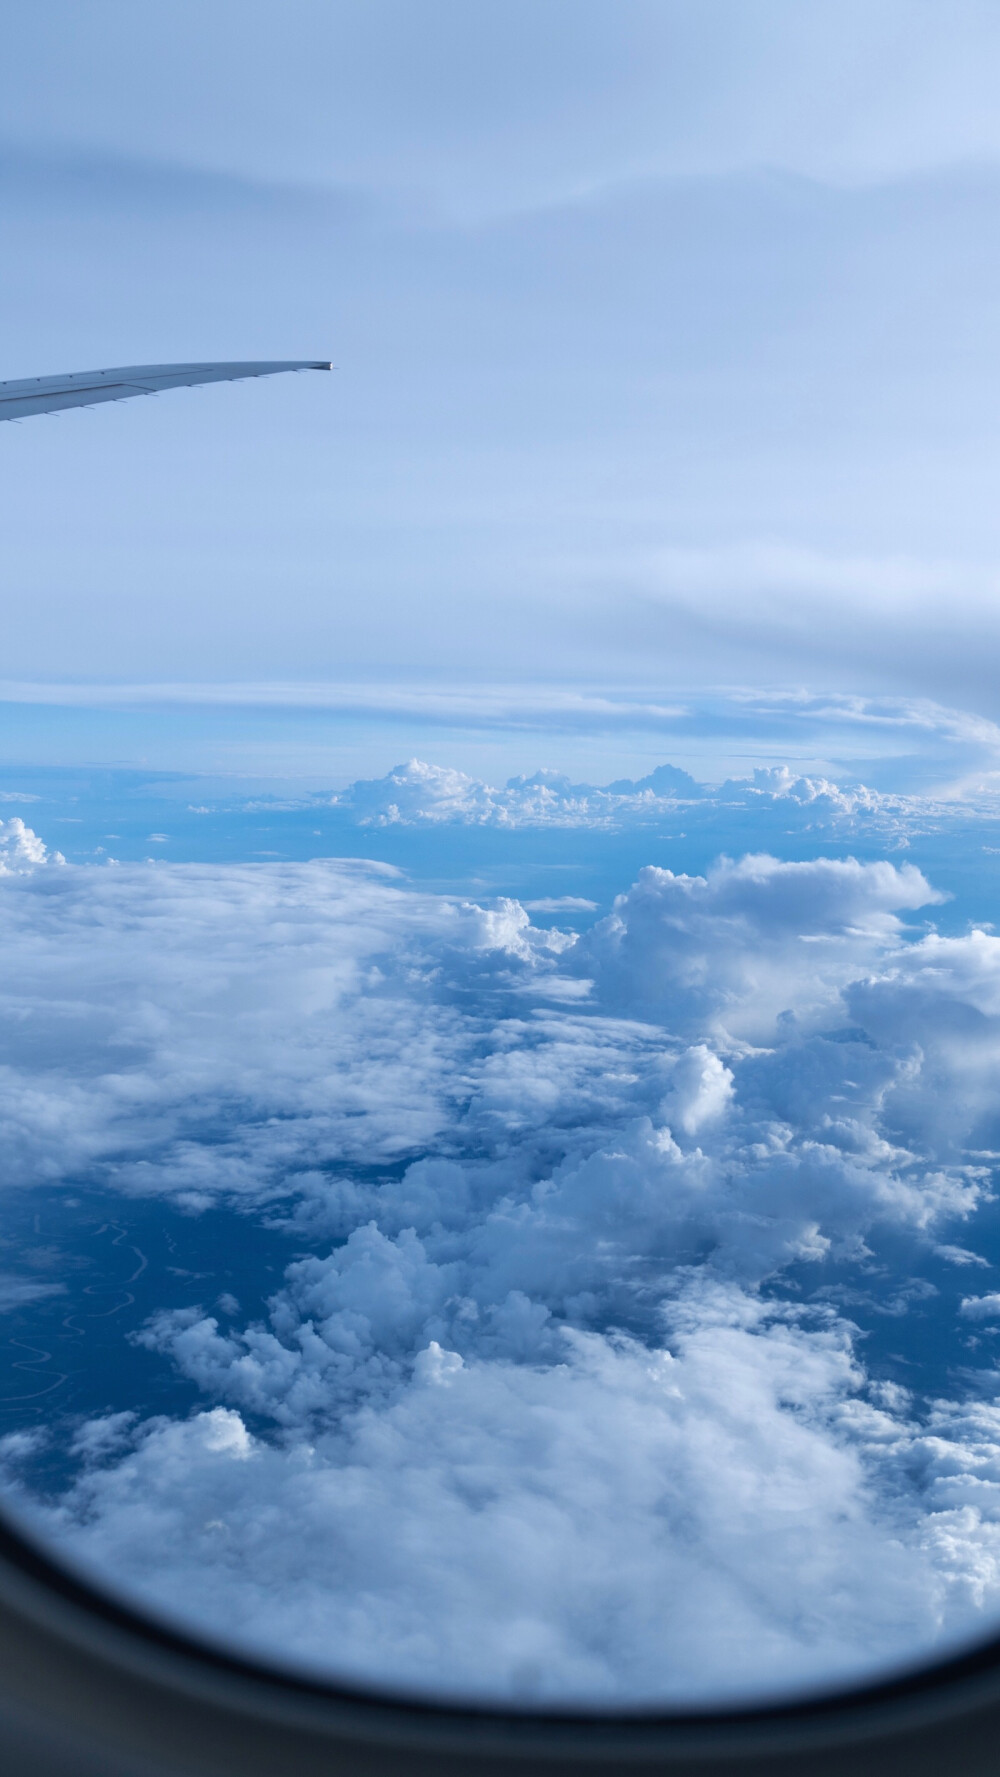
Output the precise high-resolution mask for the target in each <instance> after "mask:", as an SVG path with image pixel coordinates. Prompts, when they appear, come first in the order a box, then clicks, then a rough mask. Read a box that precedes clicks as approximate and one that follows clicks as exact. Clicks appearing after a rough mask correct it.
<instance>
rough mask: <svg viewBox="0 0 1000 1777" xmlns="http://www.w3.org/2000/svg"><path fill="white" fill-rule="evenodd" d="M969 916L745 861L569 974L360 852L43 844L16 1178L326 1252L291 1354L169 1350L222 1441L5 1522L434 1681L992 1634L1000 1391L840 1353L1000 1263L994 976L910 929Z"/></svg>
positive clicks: (655, 903) (94, 1482) (12, 999)
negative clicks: (941, 916) (351, 856)
mask: <svg viewBox="0 0 1000 1777" xmlns="http://www.w3.org/2000/svg"><path fill="white" fill-rule="evenodd" d="M439 787H440V786H439ZM446 788H447V786H446ZM452 791H454V793H455V794H456V795H457V796H458V797H459V798H460V800H461V799H462V798H465V797H466V795H467V794H468V793H469V792H468V791H467V789H466V788H465V787H463V784H462V783H461V782H459V784H458V788H457V790H455V786H454V785H452V786H451V790H449V791H448V793H449V794H451V793H452ZM751 793H752V794H758V795H760V794H763V795H765V796H767V795H770V794H772V793H773V794H776V795H778V796H785V795H786V793H787V786H786V784H785V782H784V780H782V781H781V782H780V783H779V784H778V786H777V789H776V790H774V791H773V792H772V791H771V790H770V789H768V788H766V787H765V789H764V790H763V791H761V790H759V789H758V790H757V791H755V792H754V791H752V792H751ZM749 806H751V807H752V806H754V804H753V803H752V802H751V804H750V805H749ZM24 843H25V844H28V841H27V840H24ZM28 849H29V850H30V849H31V847H30V845H29V847H28ZM938 898H939V897H938V895H937V892H936V891H935V890H934V888H933V886H932V885H931V884H930V883H928V881H927V880H926V879H925V878H924V876H923V875H922V874H921V873H920V871H918V870H916V869H914V868H913V867H912V866H910V865H905V864H904V865H902V866H896V865H893V864H890V863H888V862H878V863H873V864H865V863H861V862H858V861H857V860H854V859H852V858H849V857H842V858H829V857H822V858H816V859H812V860H810V861H805V862H799V863H783V862H780V861H778V860H776V859H774V858H772V857H769V856H767V855H766V854H763V853H756V854H751V855H749V856H745V857H743V858H739V859H735V860H734V859H727V858H721V859H719V861H718V862H717V863H716V864H715V865H713V867H712V868H711V869H710V870H709V871H708V872H707V873H706V874H705V875H704V876H679V875H674V874H672V873H671V872H670V871H666V870H661V869H654V868H650V869H647V870H644V871H643V872H641V873H640V876H639V878H638V880H637V881H636V882H635V883H634V884H633V885H632V886H631V887H630V888H629V889H627V891H626V892H625V893H624V894H623V895H621V896H620V897H619V899H618V901H617V902H616V904H615V908H614V910H613V912H612V914H611V915H610V916H609V917H608V918H606V919H603V920H600V919H599V920H597V921H596V922H595V923H594V924H592V925H591V926H590V928H589V930H587V931H585V932H584V933H583V935H582V936H580V937H577V936H576V935H575V934H572V933H564V932H561V931H559V930H558V929H556V930H553V931H546V930H540V929H538V928H536V927H534V926H533V925H532V923H531V919H530V916H529V914H528V912H527V910H526V909H525V908H523V907H522V906H521V905H520V904H519V903H518V902H517V901H514V900H510V899H501V900H499V901H496V902H494V903H492V904H486V905H477V904H475V903H472V902H464V901H462V900H460V899H457V898H455V897H448V896H438V895H431V894H426V893H422V892H418V891H415V890H413V889H411V888H409V887H407V886H406V884H405V883H404V882H402V881H401V880H400V879H399V878H398V877H396V878H393V877H386V876H385V875H384V874H383V873H380V872H378V871H376V870H369V869H367V868H365V867H364V866H361V865H357V864H354V865H351V864H344V863H340V864H337V863H317V864H310V865H284V864H266V865H252V866H218V865H213V866H203V865H197V866H182V865H172V864H168V863H158V864H157V865H156V867H155V869H154V868H153V867H151V866H150V867H146V868H143V867H131V866H122V867H120V868H119V869H117V870H114V871H110V870H106V869H103V868H98V867H92V868H86V869H83V868H76V867H73V866H63V867H61V868H59V869H58V870H51V869H49V868H48V867H47V865H46V863H45V862H44V859H43V858H41V856H40V857H39V859H38V861H37V862H36V863H35V864H34V865H33V867H30V868H28V869H27V871H26V873H21V874H18V875H16V876H11V877H9V878H7V879H5V881H4V883H3V892H2V894H0V940H2V941H3V943H4V949H5V954H9V955H15V954H16V955H17V956H18V971H17V976H16V979H14V978H11V979H8V980H7V981H6V982H5V983H4V984H3V987H2V994H3V1005H4V1012H5V1020H4V1022H5V1023H10V1022H11V1021H14V1020H16V1025H17V1030H18V1033H19V1041H18V1044H17V1045H16V1046H15V1045H13V1044H11V1046H10V1047H9V1049H8V1051H7V1054H6V1057H5V1073H4V1076H3V1086H4V1097H3V1101H2V1102H3V1122H2V1139H3V1143H4V1151H5V1156H6V1159H7V1179H8V1184H7V1188H8V1189H14V1188H15V1187H16V1186H17V1185H18V1184H19V1183H20V1185H21V1187H22V1188H24V1187H26V1186H29V1185H30V1184H31V1183H32V1182H33V1181H34V1180H36V1179H43V1180H58V1179H63V1178H66V1179H68V1178H70V1177H74V1178H79V1177H86V1178H87V1179H88V1180H90V1181H91V1182H92V1183H98V1182H99V1183H102V1184H103V1185H104V1186H105V1187H110V1188H113V1189H117V1190H119V1191H122V1192H127V1193H136V1192H141V1193H143V1194H144V1195H147V1196H150V1197H153V1196H157V1195H162V1196H165V1197H168V1198H170V1199H171V1200H173V1201H177V1202H179V1203H181V1204H182V1205H183V1206H186V1207H187V1208H188V1209H189V1210H190V1211H191V1212H192V1213H197V1211H198V1209H199V1208H200V1207H204V1206H206V1205H208V1204H211V1203H216V1204H228V1205H229V1206H230V1207H231V1208H233V1209H235V1210H236V1211H237V1212H238V1213H240V1214H244V1215H252V1216H255V1217H256V1218H257V1219H258V1220H260V1221H263V1222H264V1223H265V1224H267V1225H269V1226H270V1227H271V1229H272V1230H273V1238H274V1240H275V1242H276V1250H277V1251H279V1252H284V1248H283V1246H282V1245H281V1243H282V1241H283V1240H284V1239H285V1237H286V1233H287V1232H291V1234H292V1235H293V1238H294V1242H295V1250H296V1251H297V1253H298V1255H299V1256H297V1257H295V1258H294V1259H293V1260H292V1262H291V1263H290V1264H288V1263H286V1264H285V1266H284V1273H283V1276H282V1277H281V1279H280V1282H278V1283H277V1287H276V1288H275V1289H274V1291H273V1293H272V1295H271V1297H270V1299H269V1302H268V1304H267V1308H266V1312H265V1313H263V1314H261V1315H259V1316H257V1317H254V1316H250V1317H247V1316H246V1315H245V1314H242V1313H241V1311H240V1308H239V1304H238V1303H237V1301H236V1300H235V1298H233V1297H231V1296H229V1295H228V1294H227V1295H225V1296H222V1297H220V1296H218V1284H217V1283H216V1285H215V1286H213V1287H212V1288H211V1289H210V1290H208V1291H207V1301H206V1304H205V1305H204V1306H203V1307H197V1306H196V1307H188V1308H185V1309H184V1310H180V1311H179V1310H177V1309H176V1308H174V1307H172V1306H171V1305H170V1304H169V1303H166V1304H164V1305H163V1306H162V1307H161V1308H160V1309H159V1310H158V1311H157V1312H156V1313H155V1314H154V1315H153V1316H152V1317H151V1318H150V1319H149V1320H148V1322H147V1323H146V1324H145V1326H144V1327H142V1328H141V1329H140V1331H139V1334H138V1339H139V1341H140V1343H141V1344H142V1345H143V1346H144V1347H145V1349H146V1351H147V1353H148V1354H149V1355H150V1357H151V1358H153V1359H157V1360H158V1361H160V1362H162V1363H164V1364H169V1365H171V1366H173V1367H174V1368H175V1369H176V1371H177V1372H178V1373H179V1374H180V1375H182V1376H183V1377H185V1378H186V1379H187V1380H188V1382H190V1383H193V1384H195V1385H196V1386H197V1387H198V1389H199V1390H200V1391H201V1394H202V1396H203V1399H204V1402H205V1406H204V1409H203V1410H199V1411H196V1412H195V1413H194V1414H193V1415H192V1416H190V1417H189V1418H187V1419H170V1418H166V1417H163V1416H159V1417H150V1416H149V1415H148V1414H145V1415H144V1414H143V1413H142V1412H139V1413H136V1414H134V1415H128V1414H126V1415H121V1414H117V1415H112V1416H110V1417H108V1416H104V1417H99V1418H98V1419H96V1420H92V1421H90V1422H88V1423H87V1424H86V1425H85V1426H83V1427H77V1428H76V1433H75V1444H74V1449H75V1452H76V1457H77V1459H78V1461H79V1464H80V1467H79V1472H78V1474H77V1477H76V1479H75V1480H73V1481H72V1483H71V1484H70V1485H69V1486H68V1487H67V1488H66V1489H65V1490H64V1492H63V1493H62V1494H61V1495H60V1496H57V1497H55V1498H51V1497H50V1498H49V1500H48V1501H47V1502H43V1501H42V1500H41V1499H39V1498H38V1497H37V1496H36V1495H34V1494H33V1493H32V1489H31V1485H30V1458H31V1451H30V1450H28V1449H27V1448H22V1447H21V1445H17V1446H16V1447H15V1445H11V1446H10V1447H9V1448H6V1447H5V1448H4V1451H3V1459H4V1463H5V1473H6V1475H7V1477H8V1486H9V1488H10V1490H11V1491H10V1497H12V1498H13V1499H15V1500H19V1501H20V1502H21V1504H22V1506H23V1507H24V1509H25V1510H27V1511H28V1512H30V1513H31V1514H32V1515H33V1517H34V1519H35V1521H36V1522H37V1523H39V1524H40V1525H41V1526H42V1527H43V1528H44V1530H45V1531H46V1532H47V1533H48V1534H50V1535H51V1536H52V1537H54V1538H56V1539H57V1540H58V1541H59V1542H60V1544H61V1545H62V1546H64V1547H65V1548H66V1549H67V1550H69V1551H72V1553H73V1554H74V1556H75V1557H76V1558H78V1559H81V1560H84V1561H86V1562H89V1563H92V1564H94V1565H95V1566H96V1567H97V1569H98V1570H99V1571H100V1572H101V1573H102V1574H103V1575H104V1576H105V1577H106V1578H110V1579H112V1580H113V1581H114V1582H115V1583H117V1584H119V1585H121V1586H122V1587H123V1588H125V1589H126V1590H130V1591H132V1592H138V1593H139V1594H140V1595H142V1596H143V1597H144V1598H146V1599H147V1601H153V1602H154V1603H156V1604H157V1605H158V1606H159V1607H160V1608H162V1609H164V1610H166V1611H168V1612H170V1613H172V1614H173V1615H175V1616H177V1617H179V1618H181V1619H182V1620H186V1621H194V1622H196V1623H197V1624H198V1625H199V1626H200V1627H202V1628H203V1629H206V1630H209V1631H211V1632H213V1633H215V1634H218V1635H221V1636H224V1637H227V1638H229V1639H231V1640H235V1641H236V1642H238V1643H239V1644H240V1645H243V1646H252V1647H254V1648H255V1649H257V1650H258V1651H260V1650H263V1651H265V1652H267V1653H268V1654H270V1655H271V1656H272V1657H275V1658H277V1659H279V1660H284V1661H292V1662H294V1663H298V1664H305V1665H306V1666H309V1667H312V1668H314V1669H320V1670H324V1671H330V1670H332V1671H334V1672H337V1673H340V1674H342V1675H344V1676H348V1677H351V1678H354V1679H357V1680H359V1681H361V1682H366V1683H376V1684H392V1685H399V1686H403V1687H404V1688H405V1687H409V1688H413V1689H415V1690H417V1691H421V1692H426V1691H428V1690H429V1691H433V1692H441V1691H446V1692H449V1693H451V1694H456V1695H461V1696H464V1697H475V1696H489V1697H493V1698H503V1699H508V1700H509V1699H511V1698H513V1699H515V1700H516V1699H530V1698H540V1699H544V1700H550V1701H559V1702H563V1703H565V1702H568V1701H570V1702H590V1703H609V1702H611V1703H614V1702H619V1703H620V1702H650V1701H660V1702H663V1701H676V1702H684V1701H692V1700H696V1699H697V1700H703V1701H709V1700H712V1699H718V1698H720V1697H728V1698H738V1697H746V1696H749V1695H760V1694H761V1693H762V1692H763V1693H770V1694H773V1693H776V1692H779V1691H785V1692H787V1691H789V1690H795V1689H797V1688H801V1687H802V1686H807V1685H809V1684H811V1683H816V1682H824V1683H826V1682H830V1681H832V1680H834V1679H836V1678H838V1677H846V1676H849V1675H851V1676H853V1675H858V1674H860V1673H862V1672H866V1671H869V1670H871V1669H872V1668H875V1667H878V1668H880V1669H885V1667H887V1666H891V1665H892V1664H893V1663H894V1662H903V1661H905V1660H907V1659H910V1658H912V1657H915V1656H916V1655H917V1654H919V1653H921V1652H925V1651H927V1650H929V1649H932V1648H934V1647H938V1646H942V1645H951V1644H952V1643H953V1642H954V1641H955V1640H956V1639H959V1638H961V1637H962V1636H963V1635H968V1634H972V1633H974V1632H975V1630H976V1628H977V1626H979V1625H985V1624H986V1623H988V1622H989V1621H991V1613H995V1612H996V1610H997V1608H998V1606H1000V1429H998V1426H1000V1422H998V1420H997V1409H996V1408H995V1407H994V1406H993V1405H992V1404H991V1400H990V1398H989V1389H990V1387H992V1384H991V1383H990V1382H989V1378H988V1376H987V1379H986V1381H985V1382H984V1384H983V1386H982V1389H980V1392H979V1393H978V1394H977V1393H976V1392H975V1390H973V1392H972V1394H971V1395H970V1394H968V1393H966V1394H961V1395H960V1394H959V1393H957V1392H956V1394H955V1398H953V1399H949V1398H946V1397H945V1396H944V1395H943V1394H942V1393H941V1392H940V1391H939V1392H938V1394H937V1395H936V1396H934V1398H933V1399H930V1400H928V1399H925V1398H924V1397H923V1396H922V1395H921V1394H920V1391H919V1387H918V1386H917V1378H916V1376H914V1378H913V1380H914V1387H913V1388H912V1389H911V1390H907V1389H904V1388H903V1387H901V1386H900V1385H898V1384H895V1383H890V1382H886V1381H884V1380H883V1379H881V1378H880V1376H879V1375H878V1373H877V1371H876V1370H875V1368H874V1367H871V1366H870V1365H869V1361H868V1359H869V1347H868V1345H867V1344H866V1341H865V1339H864V1338H862V1337H861V1336H860V1335H859V1329H858V1324H857V1323H856V1322H855V1321H854V1320H852V1319H851V1314H852V1312H855V1313H859V1312H860V1309H859V1308H858V1307H857V1306H856V1307H855V1308H854V1309H853V1310H852V1307H851V1303H852V1301H854V1302H855V1304H858V1303H861V1302H862V1300H864V1301H867V1302H869V1303H870V1304H871V1311H872V1314H873V1315H874V1316H875V1317H876V1318H877V1317H878V1316H879V1315H881V1316H884V1317H889V1318H890V1319H891V1320H892V1321H893V1325H894V1326H896V1325H897V1324H899V1323H900V1322H901V1321H904V1320H905V1319H906V1317H908V1316H911V1315H915V1314H918V1313H921V1312H923V1305H925V1304H926V1303H927V1302H928V1301H929V1300H934V1299H936V1298H935V1287H934V1286H933V1285H930V1284H928V1283H927V1282H926V1280H925V1278H924V1277H923V1274H922V1272H921V1269H920V1261H919V1256H920V1255H921V1254H929V1253H931V1252H934V1251H937V1252H940V1253H941V1254H942V1255H943V1256H944V1257H945V1258H948V1257H949V1256H950V1257H951V1258H952V1259H954V1260H955V1262H958V1259H957V1258H956V1255H960V1257H961V1259H962V1260H963V1261H965V1260H971V1261H972V1262H975V1261H976V1260H977V1259H979V1258H980V1257H981V1256H982V1255H981V1254H979V1253H978V1252H977V1251H976V1250H975V1249H976V1246H977V1245H978V1244H979V1235H980V1227H979V1222H978V1220H977V1209H978V1207H979V1206H980V1205H981V1204H983V1203H984V1202H987V1201H988V1200H989V1191H990V1183H989V1172H988V1168H986V1167H985V1166H983V1165H982V1164H980V1163H977V1162H976V1161H975V1159H974V1153H978V1152H981V1151H985V1150H986V1149H987V1148H988V1147H989V1146H990V1142H989V1140H988V1139H987V1138H988V1137H990V1136H991V1132H992V1131H993V1130H994V1127H995V1123H996V1118H997V1106H996V1094H995V1086H994V1083H993V1082H994V1079H995V1061H994V1059H993V1057H994V1054H995V1052H996V1050H995V1045H996V1044H997V1042H998V1040H1000V1022H998V1021H1000V986H998V983H1000V963H998V962H997V956H998V954H1000V940H994V939H993V938H992V937H991V936H990V935H989V934H987V933H974V934H970V935H969V936H968V937H960V938H953V939H946V938H942V937H940V936H939V935H937V934H930V935H923V934H921V933H920V932H919V931H918V932H917V933H914V932H913V931H912V930H911V929H910V928H909V926H908V925H907V923H906V922H907V919H908V918H909V916H911V915H912V914H914V913H916V912H919V911H920V910H921V909H923V908H925V907H928V906H933V905H934V903H935V901H936V900H937V899H938ZM123 980H125V981H127V982H128V984H129V985H128V993H127V995H125V994H123V992H122V988H121V983H122V981H123ZM67 981H72V997H71V998H68V997H67V993H66V984H67ZM566 987H568V988H570V989H571V990H572V991H573V993H574V994H575V995H576V997H575V998H574V999H562V998H560V997H559V996H560V992H561V991H562V989H563V988H566ZM979 1051H981V1052H982V1057H983V1058H982V1059H981V1060H979V1061H977V1060H976V1055H977V1052H979ZM959 1231H961V1234H962V1238H963V1242H965V1244H963V1245H962V1246H957V1245H956V1244H955V1236H956V1235H957V1234H958V1233H959ZM882 1242H888V1243H889V1250H891V1251H892V1252H893V1253H895V1254H896V1258H895V1260H894V1261H893V1263H892V1265H891V1266H889V1267H886V1266H884V1265H882V1263H881V1261H880V1260H879V1259H878V1253H879V1252H880V1251H881V1245H880V1243H882ZM285 1257H286V1258H287V1254H285ZM852 1292H853V1295H852ZM992 1301H993V1298H992V1297H990V1296H984V1297H978V1298H975V1297H973V1298H966V1299H965V1302H964V1304H963V1305H962V1306H961V1308H959V1307H958V1304H957V1303H956V1311H957V1312H956V1321H957V1323H959V1324H958V1325H957V1327H956V1331H955V1334H954V1337H955V1338H956V1339H968V1338H973V1339H975V1338H978V1337H979V1336H980V1335H979V1334H978V1333H975V1332H974V1331H973V1330H972V1328H973V1326H974V1324H975V1322H976V1321H977V1320H980V1319H983V1320H985V1319H986V1318H988V1316H989V1315H991V1314H992V1308H991V1307H989V1306H980V1305H981V1304H990V1303H992ZM213 1303H214V1306H213ZM935 1311H937V1310H935ZM893 1336H894V1337H896V1335H895V1333H894V1335H893ZM137 1406H141V1403H137ZM19 1476H21V1477H23V1478H22V1479H19V1478H18V1477H19Z"/></svg>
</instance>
